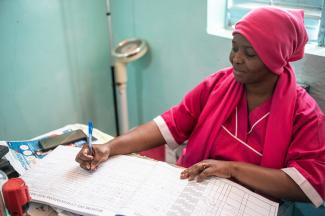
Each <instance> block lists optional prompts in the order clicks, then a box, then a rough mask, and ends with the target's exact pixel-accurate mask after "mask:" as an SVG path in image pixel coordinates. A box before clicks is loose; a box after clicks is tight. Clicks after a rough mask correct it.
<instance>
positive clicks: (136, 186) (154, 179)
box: [22, 146, 278, 216]
mask: <svg viewBox="0 0 325 216" xmlns="http://www.w3.org/2000/svg"><path fill="white" fill-rule="evenodd" d="M79 150H80V148H75V147H66V146H59V147H57V148H56V149H55V150H54V151H53V152H51V153H50V154H49V155H48V156H46V157H45V158H44V159H42V160H41V161H40V163H38V164H36V165H35V166H34V167H33V168H32V169H30V170H28V171H27V172H26V173H25V174H24V175H23V176H22V177H23V179H24V180H25V181H26V183H27V185H28V187H29V191H30V195H31V197H32V200H33V201H34V202H40V203H45V204H49V205H51V206H55V207H58V208H61V209H64V210H68V211H71V212H74V213H77V214H82V215H105V216H107V215H116V214H123V215H137V216H142V215H143V216H146V215H148V216H149V215H195V216H197V215H202V216H203V215H204V216H205V215H206V216H208V215H220V216H222V215H240V216H241V215H243V216H244V215H251V216H257V215H265V216H273V215H274V216H275V215H276V214H277V209H278V204H277V203H275V202H273V201H271V200H268V199H266V198H264V197H262V196H260V195H258V194H256V193H253V192H251V191H249V190H248V189H246V188H244V187H242V186H240V185H238V184H236V183H233V182H231V181H229V180H226V179H220V178H212V179H209V180H207V181H203V182H202V183H196V182H194V181H192V182H189V181H187V180H180V178H179V176H180V172H181V171H182V169H181V168H177V167H174V166H170V165H168V164H167V163H163V162H158V161H154V160H148V159H144V158H140V157H135V156H125V155H121V156H114V157H112V158H111V159H109V160H108V161H107V162H105V163H103V164H102V165H101V166H100V167H99V168H98V169H97V170H96V171H95V172H89V171H86V170H83V169H81V168H80V167H79V164H78V163H77V162H75V160H74V159H75V156H76V154H77V153H78V152H79Z"/></svg>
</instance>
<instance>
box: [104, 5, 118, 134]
mask: <svg viewBox="0 0 325 216" xmlns="http://www.w3.org/2000/svg"><path fill="white" fill-rule="evenodd" d="M106 11H107V12H106V16H107V27H108V46H109V47H108V50H109V57H110V59H109V61H110V68H111V76H112V89H113V102H114V115H115V128H116V135H117V136H119V135H120V128H119V118H118V107H117V96H116V82H115V67H114V63H113V55H112V48H113V42H112V41H113V33H112V19H111V4H110V0H106Z"/></svg>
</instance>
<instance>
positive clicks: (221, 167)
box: [181, 160, 232, 182]
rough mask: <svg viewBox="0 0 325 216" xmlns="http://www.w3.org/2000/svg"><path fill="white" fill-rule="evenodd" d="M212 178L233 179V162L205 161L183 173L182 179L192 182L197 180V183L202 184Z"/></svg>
mask: <svg viewBox="0 0 325 216" xmlns="http://www.w3.org/2000/svg"><path fill="white" fill-rule="evenodd" d="M211 176H216V177H221V178H231V177H232V162H231V161H220V160H204V161H201V162H199V163H196V164H194V165H193V166H191V167H189V168H187V169H185V170H183V171H182V172H181V179H187V178H188V180H190V181H192V180H194V179H195V178H196V180H197V182H201V181H203V180H205V179H207V178H209V177H211Z"/></svg>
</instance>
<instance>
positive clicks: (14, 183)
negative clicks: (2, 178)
mask: <svg viewBox="0 0 325 216" xmlns="http://www.w3.org/2000/svg"><path fill="white" fill-rule="evenodd" d="M2 194H3V198H4V201H5V204H6V207H7V209H8V211H9V213H10V215H15V216H22V215H23V214H24V213H25V211H26V210H27V209H26V208H27V207H28V202H29V201H30V200H31V197H30V195H29V192H28V187H27V185H26V184H25V182H24V180H23V179H21V178H12V179H9V180H8V181H7V182H5V183H4V185H3V186H2Z"/></svg>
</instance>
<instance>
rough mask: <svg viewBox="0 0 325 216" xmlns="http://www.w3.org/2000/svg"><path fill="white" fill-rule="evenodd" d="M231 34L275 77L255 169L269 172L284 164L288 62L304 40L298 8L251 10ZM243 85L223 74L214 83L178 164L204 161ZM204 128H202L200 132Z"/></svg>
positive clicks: (290, 80)
mask: <svg viewBox="0 0 325 216" xmlns="http://www.w3.org/2000/svg"><path fill="white" fill-rule="evenodd" d="M234 33H239V34H241V35H243V36H244V37H245V38H246V39H247V40H248V41H249V42H250V43H251V45H252V46H253V47H254V49H255V51H256V52H257V54H258V56H259V57H260V58H261V60H262V61H263V62H264V64H265V65H266V66H267V67H268V68H269V69H270V70H271V71H272V72H273V73H275V74H278V75H279V79H278V81H277V85H276V88H275V90H274V93H273V98H272V104H271V108H270V115H269V118H268V123H267V128H266V137H265V143H264V147H263V157H262V161H261V165H262V166H264V167H270V168H282V167H284V166H285V164H284V163H285V157H286V154H287V150H288V147H289V144H290V139H291V137H292V128H293V116H294V106H295V101H296V96H297V95H296V94H297V93H296V88H297V86H296V78H295V75H294V70H293V68H292V67H291V65H290V64H289V62H291V61H295V60H299V59H301V58H302V57H303V55H304V46H305V44H306V42H307V40H308V37H307V33H306V30H305V27H304V14H303V11H302V10H282V9H278V8H274V7H263V8H258V9H255V10H252V11H251V12H250V13H248V14H247V15H246V16H245V17H244V18H242V19H241V20H240V21H239V22H238V23H237V24H236V26H235V30H234V32H233V34H234ZM244 91H245V90H244V87H243V85H242V84H240V83H239V82H237V81H236V80H235V79H234V76H233V70H230V71H228V73H227V77H226V78H225V80H224V81H223V83H222V84H220V85H218V86H217V87H216V88H215V89H214V90H213V92H212V93H211V97H210V99H209V100H208V102H207V104H206V106H205V107H204V112H202V115H201V116H200V117H199V119H198V123H197V125H196V129H197V130H195V129H194V131H193V133H192V134H191V137H190V138H189V142H188V145H187V147H186V149H185V150H184V152H183V155H182V157H181V158H180V160H179V161H178V163H179V164H180V165H183V166H185V167H188V166H191V165H193V164H194V163H197V162H199V161H201V160H203V159H207V158H208V157H209V152H210V150H211V149H212V147H213V145H214V143H215V139H216V137H217V134H218V132H219V130H220V128H221V125H222V124H223V123H224V122H225V121H226V120H227V118H228V117H229V116H230V114H231V113H232V112H233V111H234V109H235V107H236V106H237V104H238V103H239V99H240V97H241V96H242V95H243V94H244ZM202 124H204V125H205V127H204V128H205V129H207V128H211V130H204V131H203V130H200V128H201V127H200V126H201V125H202Z"/></svg>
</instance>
